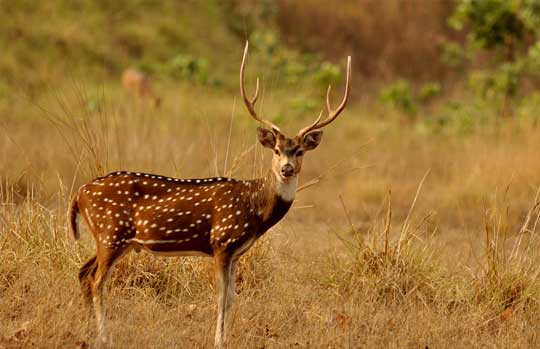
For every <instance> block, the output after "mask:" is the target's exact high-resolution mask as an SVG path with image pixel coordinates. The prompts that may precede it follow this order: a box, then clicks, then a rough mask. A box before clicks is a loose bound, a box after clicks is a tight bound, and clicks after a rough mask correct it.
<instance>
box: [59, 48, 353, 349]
mask: <svg viewBox="0 0 540 349" xmlns="http://www.w3.org/2000/svg"><path fill="white" fill-rule="evenodd" d="M247 53H248V43H247V42H246V47H245V50H244V55H243V58H242V64H241V66H240V92H241V94H242V97H243V100H244V103H245V105H246V107H247V109H248V111H249V113H250V115H251V116H252V117H253V118H254V119H255V120H256V121H258V122H259V123H260V124H261V125H262V127H258V128H257V133H258V139H259V142H260V143H261V144H262V145H263V146H264V147H266V148H269V149H271V150H272V151H273V152H274V155H273V158H272V165H271V167H270V169H269V171H268V172H267V174H266V176H264V177H262V178H257V179H252V180H239V179H233V178H223V177H217V178H201V179H179V178H171V177H166V176H159V175H153V174H146V173H138V172H114V173H111V174H109V175H107V176H105V177H100V178H97V179H95V180H93V181H92V182H90V183H88V184H85V185H83V186H82V187H81V188H80V189H79V190H78V192H77V193H76V195H75V197H74V198H73V200H72V203H71V207H70V210H69V217H68V218H69V225H70V230H71V232H72V234H73V237H74V238H75V239H78V237H79V233H78V231H77V214H78V213H80V214H81V215H82V216H83V218H84V220H85V222H86V225H87V226H88V227H89V230H90V231H91V233H92V235H93V237H94V240H95V241H96V245H97V253H96V255H95V256H94V257H92V258H90V259H89V260H88V261H87V262H86V263H85V264H84V265H83V266H82V267H81V268H80V271H79V280H80V284H81V288H82V292H83V295H84V298H85V300H86V301H87V302H88V303H89V304H90V305H92V304H93V307H94V310H95V315H96V320H97V327H98V335H99V337H100V339H101V340H102V341H106V340H107V337H106V334H105V322H104V321H105V315H104V310H103V287H104V284H105V281H106V279H107V277H108V275H109V274H110V272H111V270H112V267H113V265H114V263H115V262H117V261H118V260H119V259H120V258H121V257H122V256H124V255H126V253H128V252H129V251H130V250H135V251H140V250H144V251H148V252H151V253H155V254H161V255H166V256H208V257H213V259H214V261H215V271H216V281H217V282H216V283H217V284H218V316H217V327H216V333H215V346H216V347H217V348H220V347H222V345H223V342H224V338H225V330H226V328H227V310H228V309H229V308H230V306H231V304H232V301H233V296H234V294H235V291H234V287H235V271H236V265H237V262H238V259H239V257H240V256H241V255H242V254H243V253H245V252H246V251H247V250H248V249H249V248H250V247H251V246H252V245H253V243H254V242H255V241H256V240H257V239H258V238H259V237H260V236H261V235H262V234H264V233H265V232H266V231H267V230H268V229H269V228H270V227H272V226H273V225H275V224H276V223H277V222H279V221H280V220H281V219H282V218H283V216H284V215H285V214H286V213H287V211H288V210H289V208H290V207H291V205H292V203H293V200H294V197H295V193H296V189H297V183H298V174H299V173H300V170H301V168H302V159H303V155H304V153H305V152H306V151H309V150H313V149H315V148H316V147H317V146H318V145H319V143H320V141H321V137H322V133H323V132H322V130H321V128H322V127H324V126H326V125H328V124H330V123H331V122H332V121H334V120H335V119H336V118H337V116H338V115H339V114H340V113H341V112H342V111H343V109H344V108H345V105H346V104H347V100H348V97H349V85H350V75H351V58H350V57H349V58H348V62H347V80H346V85H345V94H344V97H343V100H342V102H341V104H340V105H339V107H338V108H337V109H335V110H333V109H332V108H331V106H330V87H329V88H328V92H327V97H326V104H327V110H328V116H327V117H326V118H325V119H324V120H322V121H321V116H322V114H323V113H322V112H321V113H320V114H319V116H318V118H317V119H316V120H315V122H314V123H313V124H311V125H309V126H307V127H305V128H303V129H301V130H300V131H299V132H298V134H297V135H296V136H294V137H293V138H288V137H286V136H285V135H284V134H283V133H282V132H281V131H280V129H279V128H278V127H277V126H276V125H274V124H273V123H272V122H270V121H268V120H266V119H263V118H261V117H259V115H258V114H257V112H256V111H255V103H256V101H257V97H258V92H259V81H258V79H257V86H256V88H255V93H254V95H253V97H252V98H251V99H250V98H248V97H247V96H246V92H245V89H244V68H245V64H246V59H247Z"/></svg>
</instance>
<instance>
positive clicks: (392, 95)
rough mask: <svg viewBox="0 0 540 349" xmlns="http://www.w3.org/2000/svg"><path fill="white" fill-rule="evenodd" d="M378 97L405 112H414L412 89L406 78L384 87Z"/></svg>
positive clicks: (415, 108)
mask: <svg viewBox="0 0 540 349" xmlns="http://www.w3.org/2000/svg"><path fill="white" fill-rule="evenodd" d="M380 99H381V101H382V102H384V103H388V104H390V105H392V106H393V107H395V108H397V109H399V110H401V111H403V112H405V113H407V114H410V115H413V114H416V110H417V107H416V103H415V102H414V99H413V91H412V88H411V85H410V84H409V82H408V81H406V80H403V79H400V80H398V81H397V82H396V83H394V84H392V85H390V86H388V87H386V88H384V89H383V90H382V91H381V93H380Z"/></svg>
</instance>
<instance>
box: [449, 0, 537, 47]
mask: <svg viewBox="0 0 540 349" xmlns="http://www.w3.org/2000/svg"><path fill="white" fill-rule="evenodd" d="M520 3H521V1H518V0H463V1H461V2H460V3H459V5H458V6H457V8H456V11H455V12H454V14H453V15H452V16H451V17H450V19H449V24H450V25H451V26H452V27H453V28H455V29H457V30H461V29H463V28H464V27H465V26H466V25H468V26H469V27H470V34H469V35H470V38H471V39H472V40H473V41H474V42H475V43H477V44H479V46H480V47H482V48H494V47H497V46H504V45H506V44H507V42H508V39H509V38H512V39H516V40H520V39H521V38H522V37H523V35H524V33H525V31H526V27H525V24H524V23H523V21H521V19H520V18H519V15H518V7H519V5H520Z"/></svg>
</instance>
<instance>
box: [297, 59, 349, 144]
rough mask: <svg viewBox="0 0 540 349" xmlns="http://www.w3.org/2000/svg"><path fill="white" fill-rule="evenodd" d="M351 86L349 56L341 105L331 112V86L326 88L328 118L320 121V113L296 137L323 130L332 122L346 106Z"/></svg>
mask: <svg viewBox="0 0 540 349" xmlns="http://www.w3.org/2000/svg"><path fill="white" fill-rule="evenodd" d="M350 84H351V56H348V57H347V82H346V84H345V95H344V96H343V100H342V101H341V104H340V105H339V107H338V108H337V109H336V110H332V107H331V106H330V90H331V88H332V86H331V85H329V86H328V91H327V92H326V109H327V110H328V117H327V118H326V119H324V120H323V121H321V117H322V113H323V112H322V111H321V112H320V114H319V117H318V118H317V120H315V122H314V123H313V124H311V125H309V126H307V127H304V128H303V129H301V130H300V131H299V132H298V136H299V137H302V136H303V135H305V134H306V133H308V132H309V131H311V130H315V129H319V128H323V127H324V126H326V125H328V124H329V123H331V122H332V121H334V120H335V119H336V118H337V117H338V115H339V114H340V113H341V112H342V111H343V109H345V106H346V105H347V101H348V100H349V87H350Z"/></svg>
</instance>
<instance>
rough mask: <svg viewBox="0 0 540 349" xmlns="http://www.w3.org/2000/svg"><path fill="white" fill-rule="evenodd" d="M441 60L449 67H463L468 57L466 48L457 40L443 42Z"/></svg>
mask: <svg viewBox="0 0 540 349" xmlns="http://www.w3.org/2000/svg"><path fill="white" fill-rule="evenodd" d="M441 48H442V54H441V61H442V62H443V63H444V64H446V65H447V66H449V67H452V68H458V67H462V66H463V64H464V63H465V60H466V59H467V53H466V51H465V49H464V48H463V47H462V46H461V45H460V44H459V43H457V42H445V43H443V44H442V47H441Z"/></svg>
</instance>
